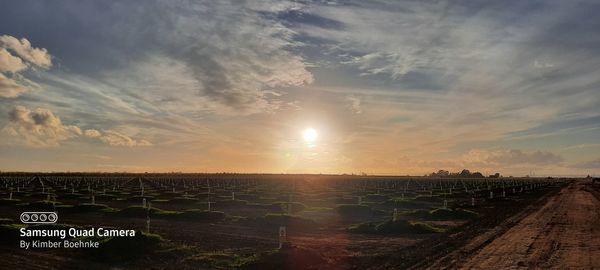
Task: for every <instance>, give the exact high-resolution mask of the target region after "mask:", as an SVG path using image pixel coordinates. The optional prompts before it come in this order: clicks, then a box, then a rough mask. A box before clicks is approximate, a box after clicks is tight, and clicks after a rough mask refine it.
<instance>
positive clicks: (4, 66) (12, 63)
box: [0, 47, 27, 73]
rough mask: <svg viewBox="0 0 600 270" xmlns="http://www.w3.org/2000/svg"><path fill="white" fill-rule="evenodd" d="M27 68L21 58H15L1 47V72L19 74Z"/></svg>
mask: <svg viewBox="0 0 600 270" xmlns="http://www.w3.org/2000/svg"><path fill="white" fill-rule="evenodd" d="M26 68H27V65H26V64H25V63H23V61H22V60H21V58H19V57H16V56H13V55H12V54H10V52H8V51H7V50H6V49H5V48H2V47H0V72H10V73H17V72H19V71H22V70H24V69H26Z"/></svg>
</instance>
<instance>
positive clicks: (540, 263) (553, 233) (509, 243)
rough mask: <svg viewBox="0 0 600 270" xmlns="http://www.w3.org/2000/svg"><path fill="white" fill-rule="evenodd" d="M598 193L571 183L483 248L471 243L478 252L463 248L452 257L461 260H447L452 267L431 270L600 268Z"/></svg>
mask: <svg viewBox="0 0 600 270" xmlns="http://www.w3.org/2000/svg"><path fill="white" fill-rule="evenodd" d="M599 190H600V188H599V186H598V185H597V184H596V185H595V186H594V185H592V184H591V183H590V181H586V180H579V181H575V182H573V183H571V184H570V185H569V186H567V187H565V188H564V189H563V190H561V192H560V193H558V194H557V195H556V196H554V197H552V198H550V199H548V200H547V201H546V203H545V204H544V205H543V206H542V207H541V208H540V209H538V210H536V211H532V212H530V214H529V215H527V216H525V217H524V218H523V219H522V220H520V221H519V222H518V223H517V224H516V225H514V226H513V227H512V228H510V229H508V230H507V231H506V232H505V233H503V234H500V235H498V236H496V237H495V236H488V237H492V238H491V239H490V238H488V240H487V241H484V243H483V244H482V243H481V239H479V240H475V241H474V242H477V241H479V242H478V243H476V245H477V246H478V248H473V246H471V247H470V250H469V246H467V247H465V249H463V250H462V251H461V252H458V253H457V254H461V253H462V254H463V256H459V255H457V254H453V255H452V254H451V255H449V256H455V258H454V259H453V260H452V261H453V263H452V264H453V265H452V266H449V265H447V264H446V265H444V264H441V263H440V264H437V265H436V264H434V265H433V266H432V268H446V267H451V268H467V269H520V268H544V269H546V268H554V269H597V268H600V201H599V199H598V198H599V197H600V196H599V194H600V192H599ZM525 212H526V211H525ZM492 239H493V240H492ZM490 241H491V242H490ZM485 243H489V244H485ZM474 244H475V243H474ZM467 251H470V252H471V253H470V254H469V253H466V252H467ZM457 257H458V258H457Z"/></svg>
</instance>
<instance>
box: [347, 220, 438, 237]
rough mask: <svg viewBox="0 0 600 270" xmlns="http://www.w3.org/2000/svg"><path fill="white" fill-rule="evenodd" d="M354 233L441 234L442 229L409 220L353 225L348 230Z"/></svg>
mask: <svg viewBox="0 0 600 270" xmlns="http://www.w3.org/2000/svg"><path fill="white" fill-rule="evenodd" d="M348 231H350V232H353V233H366V234H427V233H439V232H442V231H443V230H442V229H439V228H436V227H433V226H431V225H428V224H424V223H419V222H410V221H407V220H397V221H391V220H388V221H384V222H365V223H361V224H358V225H353V226H350V227H349V228H348Z"/></svg>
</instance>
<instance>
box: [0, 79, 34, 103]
mask: <svg viewBox="0 0 600 270" xmlns="http://www.w3.org/2000/svg"><path fill="white" fill-rule="evenodd" d="M27 90H28V88H27V87H25V86H23V85H21V84H19V83H18V82H17V81H15V80H13V79H11V78H7V77H6V76H4V74H2V73H0V97H3V98H14V97H17V96H19V95H20V94H22V93H23V92H26V91H27Z"/></svg>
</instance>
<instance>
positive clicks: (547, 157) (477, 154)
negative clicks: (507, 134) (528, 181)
mask: <svg viewBox="0 0 600 270" xmlns="http://www.w3.org/2000/svg"><path fill="white" fill-rule="evenodd" d="M463 161H464V162H465V163H466V164H477V165H482V166H513V165H524V164H531V165H550V164H558V163H561V162H562V161H563V158H562V157H561V156H559V155H556V154H553V153H551V152H545V151H533V152H523V151H522V150H518V149H506V150H479V149H475V150H471V151H469V152H468V153H466V154H465V155H463Z"/></svg>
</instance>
